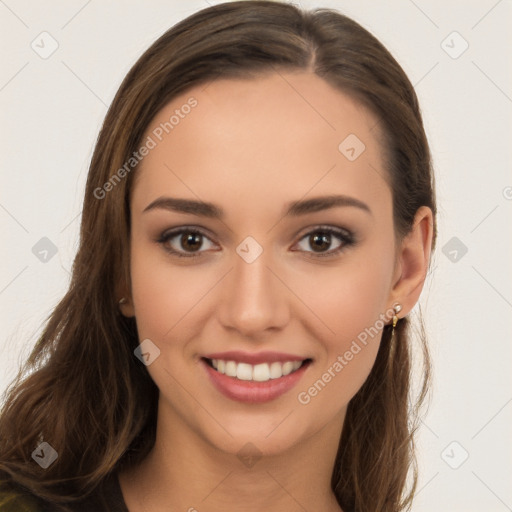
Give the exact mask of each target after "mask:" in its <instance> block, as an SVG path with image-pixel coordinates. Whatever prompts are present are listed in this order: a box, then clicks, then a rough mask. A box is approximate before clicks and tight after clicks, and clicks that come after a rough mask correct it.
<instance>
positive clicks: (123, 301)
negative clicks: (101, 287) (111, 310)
mask: <svg viewBox="0 0 512 512" xmlns="http://www.w3.org/2000/svg"><path fill="white" fill-rule="evenodd" d="M126 302H127V301H126V299H125V297H123V298H122V299H121V300H120V301H119V304H126Z"/></svg>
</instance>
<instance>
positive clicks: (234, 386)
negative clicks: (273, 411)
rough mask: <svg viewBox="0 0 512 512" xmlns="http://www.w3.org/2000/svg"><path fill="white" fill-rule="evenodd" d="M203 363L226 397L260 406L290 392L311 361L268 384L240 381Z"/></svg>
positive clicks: (214, 383) (211, 378) (214, 382)
mask: <svg viewBox="0 0 512 512" xmlns="http://www.w3.org/2000/svg"><path fill="white" fill-rule="evenodd" d="M201 363H202V364H203V366H204V367H205V368H206V371H207V373H208V376H209V377H210V380H211V381H212V383H213V385H214V386H215V387H216V388H217V389H218V390H219V391H220V392H221V393H222V394H223V395H224V396H226V397H228V398H230V399H231V400H236V401H238V402H245V403H249V404H258V403H263V402H270V400H275V399H276V398H278V397H280V396H281V395H283V394H284V393H286V392H287V391H290V390H291V389H292V388H293V387H294V386H295V385H296V384H297V383H298V382H299V380H300V378H301V377H302V376H303V375H304V373H305V372H306V370H307V369H308V367H309V365H310V364H311V362H310V361H308V362H306V363H304V364H303V365H302V366H301V367H300V368H299V369H298V370H295V371H294V372H292V373H290V374H288V375H285V376H284V377H279V378H278V379H270V380H268V381H266V382H254V381H251V380H240V379H236V378H235V377H228V376H227V375H224V374H223V373H220V372H218V371H217V370H214V369H213V368H212V367H211V366H210V365H209V364H208V363H207V362H206V361H205V360H204V359H202V360H201Z"/></svg>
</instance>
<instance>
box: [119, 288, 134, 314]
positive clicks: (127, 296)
mask: <svg viewBox="0 0 512 512" xmlns="http://www.w3.org/2000/svg"><path fill="white" fill-rule="evenodd" d="M116 297H119V299H118V301H119V302H118V307H119V310H120V311H121V314H123V315H124V316H126V317H128V318H130V317H134V316H135V308H134V307H133V300H132V295H131V292H130V291H129V290H128V289H127V287H126V286H122V287H119V290H118V291H117V293H116Z"/></svg>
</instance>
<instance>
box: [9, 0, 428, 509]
mask: <svg viewBox="0 0 512 512" xmlns="http://www.w3.org/2000/svg"><path fill="white" fill-rule="evenodd" d="M275 70H309V71H312V72H314V73H316V74H317V75H318V76H319V77H321V78H322V79H324V80H325V81H327V82H328V83H330V84H331V85H333V86H334V87H336V88H338V89H339V90H340V91H342V92H344V93H347V94H351V95H352V96H353V97H354V98H355V99H357V101H360V102H361V103H364V104H365V105H366V106H367V107H368V108H370V109H371V110H372V111H373V113H374V114H375V115H376V116H377V118H378V119H379V126H378V127H376V133H377V131H378V132H379V133H380V134H381V135H382V143H383V144H384V148H385V150H386V162H385V164H386V167H387V172H388V179H389V183H390V186H391V189H392V195H393V216H394V225H395V233H396V235H397V237H398V238H400V237H403V236H404V235H406V234H407V233H408V232H409V230H410V229H411V227H412V223H413V219H414V215H415V213H416V211H417V210H418V208H420V206H422V205H426V206H428V207H430V208H431V209H432V212H433V214H434V242H433V245H434V244H435V236H436V227H435V214H436V203H435V192H434V178H433V174H432V170H431V158H430V152H429V147H428V143H427V139H426V136H425V132H424V128H423V122H422V118H421V114H420V109H419V106H418V101H417V97H416V94H415V91H414V89H413V87H412V85H411V83H410V81H409V80H408V78H407V76H406V75H405V73H404V72H403V70H402V69H401V67H400V65H399V64H398V63H397V62H396V60H395V59H394V58H393V57H392V56H391V55H390V53H389V52H388V51H387V50H386V49H385V48H384V46H383V45H382V44H381V43H380V42H379V41H378V40H377V39H376V38H375V37H374V36H372V35H371V34H370V33H369V32H368V31H366V30H365V29H363V28H362V27H361V26H360V25H359V24H357V23H356V22H354V21H353V20H351V19H350V18H347V17H345V16H343V15H342V14H340V13H338V12H337V11H335V10H330V9H316V10H311V11H305V10H301V9H299V8H297V7H296V6H294V5H290V4H286V3H278V2H271V1H240V2H231V3H224V4H219V5H215V6H212V7H209V8H206V9H203V10H201V11H199V12H197V13H195V14H193V15H192V16H190V17H188V18H186V19H185V20H183V21H181V22H179V23H178V24H177V25H175V26H174V27H172V28H171V29H170V30H168V31H167V32H166V33H164V34H163V35H162V36H161V37H160V38H159V39H158V40H157V41H156V42H155V43H154V44H153V45H152V46H151V47H150V48H149V49H148V50H147V51H146V52H145V53H144V54H143V55H142V57H140V59H139V60H138V62H137V63H136V64H135V65H134V66H133V68H132V69H131V70H130V72H129V73H128V75H127V76H126V78H125V79H124V81H123V82H122V84H121V86H120V88H119V91H118V92H117V94H116V96H115V98H114V100H113V102H112V104H111V106H110V108H109V110H108V113H107V115H106V118H105V121H104V124H103V127H102V129H101V132H100V134H99V137H98V140H97V143H96V147H95V150H94V154H93V156H92V160H91V165H90V169H89V174H88V179H87V185H86V192H85V198H84V203H83V211H82V219H81V227H80V245H79V249H78V252H77V255H76V257H75V260H74V264H73V269H72V279H71V283H70V286H69V290H68V292H67V293H66V295H65V296H64V298H63V299H62V300H61V301H60V303H59V304H58V305H57V307H56V308H55V310H54V311H53V313H52V314H51V316H50V318H49V319H48V321H47V323H46V326H45V329H44V331H43V333H42V334H41V336H40V338H39V339H38V341H37V343H36V345H35V347H34V349H33V351H32V353H31V355H30V357H29V358H28V360H27V361H26V362H25V364H24V365H23V367H22V368H21V369H20V371H19V373H18V376H17V378H16V379H15V380H14V381H13V383H12V384H11V386H10V387H9V388H8V390H7V391H6V393H5V398H4V405H3V409H2V412H1V417H0V476H2V477H3V478H4V480H5V481H9V482H12V483H14V484H16V485H18V486H21V487H22V488H25V489H28V490H29V491H30V492H31V493H33V494H34V495H36V496H39V497H41V498H43V499H45V500H47V501H48V502H50V503H52V504H53V505H54V509H55V510H63V511H67V510H70V508H69V507H70V506H71V505H69V504H71V503H72V502H73V501H74V499H75V498H83V497H84V496H85V495H87V494H88V493H90V492H92V491H93V490H94V489H95V488H96V486H97V485H98V484H99V483H101V482H102V481H103V480H104V479H105V478H106V477H107V476H108V475H110V474H111V473H112V472H113V471H115V470H119V469H120V468H121V467H128V466H130V465H132V464H137V463H139V462H140V461H141V460H142V459H143V458H144V457H145V456H146V455H147V454H148V452H149V451H150V450H151V448H152V446H153V444H154V441H155V432H156V411H157V401H158V388H157V387H156V385H155V384H154V382H153V381H152V379H151V378H150V376H149V374H148V372H147V370H146V368H145V366H144V365H142V364H141V363H140V362H139V360H138V359H137V358H136V357H135V356H134V354H133V351H134V349H135V348H136V347H137V346H138V338H137V331H136V325H135V321H134V319H131V318H125V317H124V316H122V315H121V314H120V312H119V308H118V301H119V299H120V297H121V296H122V293H123V291H125V290H129V283H130V270H129V235H130V210H129V196H130V190H131V188H132V183H133V177H134V174H135V172H136V170H135V169H134V170H132V171H131V172H127V173H126V176H124V177H123V179H120V180H118V182H116V183H115V186H113V190H111V191H109V192H108V193H105V194H100V193H99V192H98V190H99V189H102V187H104V185H105V183H107V182H108V181H109V180H110V179H111V178H112V176H113V174H114V173H115V172H116V171H117V170H118V169H120V168H122V167H123V165H124V164H125V163H126V162H127V161H128V160H129V159H130V157H132V155H133V153H134V151H136V150H137V148H138V147H139V146H140V144H141V138H142V136H143V134H144V132H145V130H146V128H147V127H148V125H149V123H150V121H151V120H152V119H153V117H154V116H155V114H156V113H157V112H158V111H159V110H160V109H162V107H164V106H165V105H166V104H167V103H168V102H169V101H170V100H171V99H173V98H174V97H176V96H177V95H178V94H180V93H183V92H185V91H186V90H187V89H189V88H191V87H192V86H197V85H199V84H203V83H204V84H206V83H207V82H208V81H212V80H215V79H216V78H219V77H222V78H233V77H240V78H251V77H252V76H255V75H256V74H258V73H262V72H272V71H275ZM103 190H104V189H103ZM418 327H419V328H418V330H417V331H418V332H417V336H416V338H417V339H418V340H419V345H420V347H422V349H421V351H422V353H423V356H424V357H423V358H422V360H423V362H424V366H423V373H422V380H421V383H420V392H419V394H418V396H417V397H416V400H411V398H410V388H411V386H410V381H411V368H412V365H411V352H410V345H411V341H412V338H413V337H412V336H411V334H412V333H411V324H410V320H409V319H408V318H403V319H401V320H400V321H399V322H398V325H397V328H396V337H395V341H392V337H391V331H390V326H385V327H384V331H383V335H382V341H381V346H380V349H379V352H378V355H377V360H376V362H375V365H374V367H373V369H372V371H371V373H370V375H369V377H368V379H367V380H366V382H365V383H364V385H363V386H362V388H361V389H360V390H359V392H358V393H357V394H356V395H355V397H354V398H353V399H352V400H351V402H350V404H349V406H348V411H347V415H346V419H345V423H344V427H343V432H342V435H341V439H340V444H339V449H338V454H337V458H336V462H335V467H334V471H333V475H332V489H333V491H334V493H335V495H336V497H337V499H338V502H339V504H340V506H341V507H343V508H346V509H347V510H350V509H354V510H357V511H358V512H375V511H376V510H378V511H380V512H397V511H399V510H404V509H408V508H409V507H410V504H411V500H412V496H413V493H414V488H415V485H416V473H417V469H416V463H415V456H414V444H413V433H414V430H415V428H416V426H417V421H418V418H419V416H418V410H419V409H418V408H419V406H420V405H421V403H422V401H423V400H424V398H425V396H426V392H427V390H428V382H429V375H430V362H429V357H428V350H427V345H426V337H425V333H424V330H423V326H422V322H421V316H420V317H419V326H418ZM42 441H46V442H48V443H49V444H50V445H51V446H52V447H53V448H54V449H55V450H56V451H57V453H58V459H57V460H56V462H55V463H53V464H52V465H50V466H49V467H48V468H47V469H42V468H41V467H39V465H38V464H36V463H35V462H34V461H33V460H32V457H31V454H32V452H33V451H34V449H35V448H36V447H37V446H38V445H39V444H40V443H41V442H42ZM408 475H412V479H411V485H407V482H406V480H407V477H408ZM66 503H67V504H68V507H66V506H65V505H66Z"/></svg>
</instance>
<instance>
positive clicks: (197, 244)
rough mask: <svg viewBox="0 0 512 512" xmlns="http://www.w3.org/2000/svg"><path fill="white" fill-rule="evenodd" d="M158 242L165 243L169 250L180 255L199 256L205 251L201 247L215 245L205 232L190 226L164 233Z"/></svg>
mask: <svg viewBox="0 0 512 512" xmlns="http://www.w3.org/2000/svg"><path fill="white" fill-rule="evenodd" d="M157 242H158V243H160V244H161V245H163V247H164V249H165V250H166V251H167V252H169V253H171V254H172V255H174V256H178V257H181V256H183V257H199V256H201V255H202V254H203V252H205V251H201V250H200V249H211V248H212V247H213V246H214V244H213V242H212V241H211V240H210V238H209V237H207V236H206V235H205V234H204V233H202V232H201V231H198V230H196V229H190V228H189V229H184V228H181V229H179V230H175V231H168V232H166V233H163V234H162V235H161V236H160V238H159V239H158V240H157ZM208 244H210V245H208ZM205 245H206V247H204V246H205Z"/></svg>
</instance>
